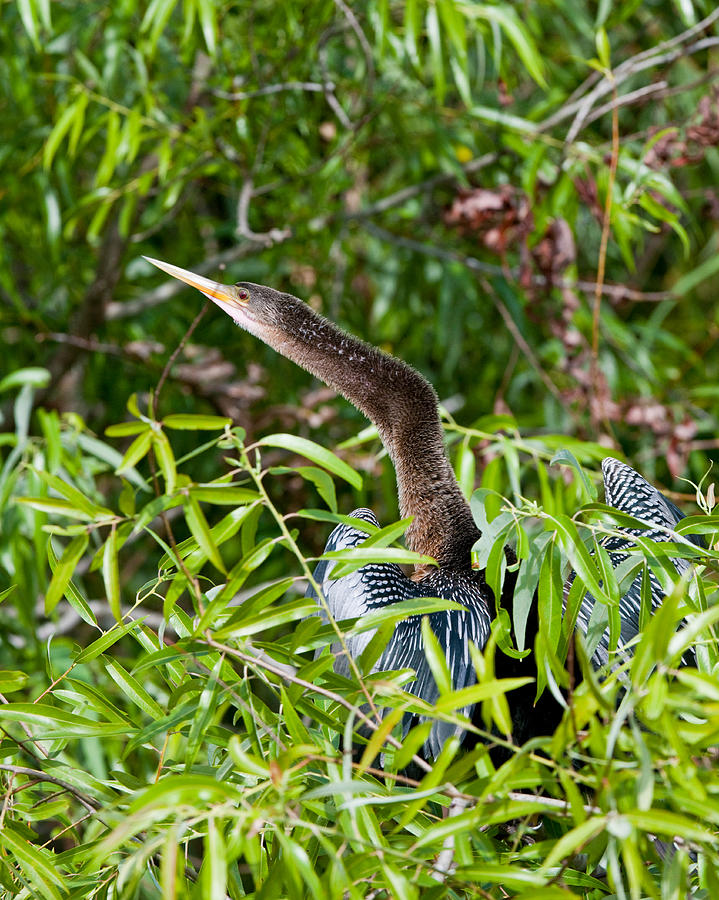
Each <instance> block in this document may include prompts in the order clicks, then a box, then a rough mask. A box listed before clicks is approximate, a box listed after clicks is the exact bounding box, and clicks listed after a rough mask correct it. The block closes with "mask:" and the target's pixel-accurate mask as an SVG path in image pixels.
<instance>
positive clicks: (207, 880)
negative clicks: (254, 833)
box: [200, 816, 227, 900]
mask: <svg viewBox="0 0 719 900" xmlns="http://www.w3.org/2000/svg"><path fill="white" fill-rule="evenodd" d="M200 884H201V886H202V896H203V897H206V898H207V900H225V898H226V897H227V847H226V845H225V838H224V835H223V834H222V829H221V827H220V825H219V823H218V821H217V819H216V818H215V816H210V817H209V819H208V820H207V835H206V836H205V855H204V859H203V860H202V868H201V870H200Z"/></svg>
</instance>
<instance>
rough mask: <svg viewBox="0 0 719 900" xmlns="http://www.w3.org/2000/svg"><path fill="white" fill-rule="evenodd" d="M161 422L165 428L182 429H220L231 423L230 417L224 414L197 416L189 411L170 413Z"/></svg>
mask: <svg viewBox="0 0 719 900" xmlns="http://www.w3.org/2000/svg"><path fill="white" fill-rule="evenodd" d="M162 424H163V425H164V426H166V427H167V428H175V429H180V430H183V431H221V430H222V429H223V428H229V426H230V425H232V419H228V418H225V416H198V415H191V414H189V413H172V414H171V415H169V416H165V417H164V418H163V420H162Z"/></svg>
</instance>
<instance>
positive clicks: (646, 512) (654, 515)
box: [568, 457, 704, 667]
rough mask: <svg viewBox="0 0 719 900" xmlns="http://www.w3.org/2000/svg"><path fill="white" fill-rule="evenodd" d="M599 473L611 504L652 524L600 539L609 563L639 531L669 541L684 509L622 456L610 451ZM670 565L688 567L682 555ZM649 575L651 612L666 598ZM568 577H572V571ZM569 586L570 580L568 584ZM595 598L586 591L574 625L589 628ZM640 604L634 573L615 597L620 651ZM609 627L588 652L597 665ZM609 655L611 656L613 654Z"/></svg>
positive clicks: (621, 556)
mask: <svg viewBox="0 0 719 900" xmlns="http://www.w3.org/2000/svg"><path fill="white" fill-rule="evenodd" d="M602 477H603V480H604V499H605V503H606V504H607V505H608V506H613V507H614V508H615V509H618V510H619V511H620V512H623V513H626V514H627V515H630V516H633V517H634V518H635V519H640V520H641V521H643V522H647V523H651V525H652V526H654V527H649V525H648V526H647V528H619V529H617V530H618V531H620V532H622V533H623V534H626V535H627V537H626V538H621V537H611V538H607V539H606V540H605V541H603V545H604V548H605V549H606V551H607V553H608V555H609V559H610V561H611V563H612V566H613V567H614V568H615V569H616V568H617V567H618V566H619V565H620V564H621V563H622V562H623V561H624V560H625V559H626V558H627V551H629V550H631V549H632V548H633V547H635V546H636V543H635V542H634V541H633V540H632V537H633V536H637V537H642V538H645V539H646V540H651V541H671V540H672V532H673V529H674V528H675V526H676V525H677V523H678V522H680V521H681V520H682V519H683V518H684V513H683V512H682V511H681V510H680V509H679V508H678V507H677V506H675V505H674V504H673V503H672V501H671V500H669V499H667V498H666V497H665V496H664V494H662V493H661V492H660V491H658V490H657V489H656V488H655V487H653V486H652V485H651V484H649V482H648V481H647V480H646V479H645V478H642V476H641V475H640V474H639V473H638V472H636V471H635V470H634V469H632V468H631V466H628V465H627V464H626V463H623V462H620V461H619V460H618V459H614V458H613V457H607V458H606V459H604V460H602ZM687 537H688V539H689V540H690V541H691V542H692V543H694V544H696V545H697V546H698V547H703V546H704V543H703V540H702V538H701V537H700V536H699V535H688V536H687ZM672 562H673V563H674V567H675V568H676V570H677V573H678V574H680V575H681V574H683V573H684V572H686V571H687V569H688V568H689V566H690V563H689V561H688V560H686V559H681V558H677V559H673V560H672ZM647 574H648V577H649V586H650V595H651V612H653V611H654V610H655V609H656V608H657V607H658V606H659V605H660V604H661V602H662V600H663V599H664V591H663V589H662V586H661V584H660V583H659V580H658V578H657V577H656V575H655V574H654V573H653V572H652V570H651V569H648V570H647ZM570 580H571V577H570ZM568 586H569V585H568ZM595 602H596V600H595V599H594V597H593V596H592V595H591V594H589V593H587V594H585V596H584V599H583V600H582V603H581V605H580V607H579V612H578V616H577V627H578V628H580V629H581V630H582V631H583V632H585V634H586V632H587V630H588V628H589V620H590V617H591V615H592V611H593V609H594V604H595ZM641 607H642V575H641V574H639V575H637V576H636V578H635V579H634V581H633V582H632V583H631V585H630V586H629V589H628V590H627V592H626V593H625V594H624V595H623V596H622V598H621V600H620V602H619V618H620V634H619V636H618V640H617V652H618V654H619V655H620V656H621V655H622V654H626V653H627V652H629V650H628V649H626V650H625V649H624V648H625V647H626V645H627V644H629V643H630V642H631V641H633V639H634V638H635V637H636V636H637V635H638V634H639V618H640V614H641ZM609 638H610V635H609V629H608V628H607V629H606V630H605V632H604V634H603V635H602V637H601V639H600V641H599V644H598V645H597V648H596V650H595V651H594V654H593V656H592V662H593V663H594V665H595V666H597V667H602V666H605V665H606V664H607V663H608V662H609V661H610V656H611V655H610V653H609ZM611 658H612V659H613V658H614V657H613V656H611Z"/></svg>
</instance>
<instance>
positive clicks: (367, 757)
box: [357, 709, 404, 777]
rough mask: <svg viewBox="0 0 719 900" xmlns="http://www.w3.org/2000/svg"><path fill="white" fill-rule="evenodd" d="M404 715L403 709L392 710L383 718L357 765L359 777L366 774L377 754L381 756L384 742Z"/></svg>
mask: <svg viewBox="0 0 719 900" xmlns="http://www.w3.org/2000/svg"><path fill="white" fill-rule="evenodd" d="M403 715H404V710H403V709H392V710H390V711H389V712H388V713H387V715H386V716H385V717H384V718H383V719H382V722H381V724H380V726H379V728H378V729H377V730H376V731H373V732H372V737H371V738H370V739H369V741H368V742H367V746H366V747H365V748H364V751H363V752H362V757H361V759H360V761H359V765H358V767H357V775H358V777H359V776H361V775H364V773H365V771H366V770H367V767H368V766H371V765H372V763H373V761H374V758H375V757H376V756H379V754H380V752H381V750H382V747H383V746H384V742H385V741H386V740H387V738H388V736H389V735H390V734H391V732H392V729H393V728H394V726H395V725H396V724H397V723H398V722H399V721H400V719H401V718H402V716H403Z"/></svg>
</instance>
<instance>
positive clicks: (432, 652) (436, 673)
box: [422, 616, 452, 696]
mask: <svg viewBox="0 0 719 900" xmlns="http://www.w3.org/2000/svg"><path fill="white" fill-rule="evenodd" d="M422 645H423V649H424V655H425V657H426V658H427V662H428V663H429V668H430V669H431V671H432V677H433V678H434V681H435V684H436V685H437V689H438V690H439V693H440V696H441V695H442V694H449V693H450V692H451V690H452V675H451V674H450V671H449V665H448V664H447V657H446V656H445V653H444V651H443V650H442V647H441V646H440V643H439V641H438V640H437V637H436V636H435V633H434V632H433V631H432V626H431V625H430V620H429V617H428V616H423V618H422Z"/></svg>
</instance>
